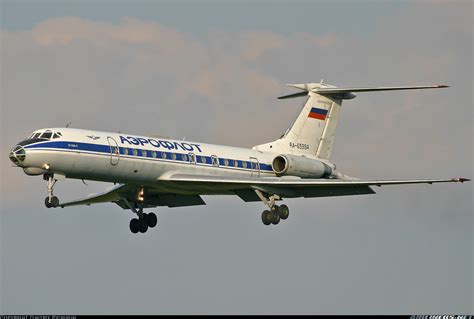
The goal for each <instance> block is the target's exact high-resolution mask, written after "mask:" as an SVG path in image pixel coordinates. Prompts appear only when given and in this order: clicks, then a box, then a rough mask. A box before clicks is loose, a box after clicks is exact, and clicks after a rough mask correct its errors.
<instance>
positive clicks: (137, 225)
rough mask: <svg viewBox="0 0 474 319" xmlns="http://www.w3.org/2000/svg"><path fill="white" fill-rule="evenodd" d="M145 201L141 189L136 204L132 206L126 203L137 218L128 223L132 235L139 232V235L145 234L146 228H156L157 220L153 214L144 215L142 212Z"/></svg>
mask: <svg viewBox="0 0 474 319" xmlns="http://www.w3.org/2000/svg"><path fill="white" fill-rule="evenodd" d="M144 201H145V189H144V188H143V187H142V188H141V189H140V190H139V191H138V195H137V202H135V203H134V204H133V205H131V203H129V202H128V201H127V203H128V206H129V207H130V209H131V210H132V212H134V213H135V214H136V215H137V217H138V218H133V219H132V220H131V221H130V225H129V226H130V231H131V232H132V233H134V234H136V233H138V232H140V233H146V231H147V230H148V228H153V227H155V226H156V224H157V223H158V218H156V215H155V213H148V214H146V213H144V212H143V202H144Z"/></svg>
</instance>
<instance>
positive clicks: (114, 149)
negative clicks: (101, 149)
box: [107, 136, 120, 165]
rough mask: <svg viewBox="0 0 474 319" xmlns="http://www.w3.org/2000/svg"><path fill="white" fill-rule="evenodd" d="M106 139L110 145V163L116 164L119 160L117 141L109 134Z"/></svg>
mask: <svg viewBox="0 0 474 319" xmlns="http://www.w3.org/2000/svg"><path fill="white" fill-rule="evenodd" d="M107 141H108V142H109V146H110V164H111V165H117V164H118V162H119V160H120V149H119V146H118V144H117V141H116V140H114V139H113V138H112V137H110V136H109V137H107Z"/></svg>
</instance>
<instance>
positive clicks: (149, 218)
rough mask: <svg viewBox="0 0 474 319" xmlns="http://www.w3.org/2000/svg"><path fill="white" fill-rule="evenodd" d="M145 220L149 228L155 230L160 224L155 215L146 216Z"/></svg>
mask: <svg viewBox="0 0 474 319" xmlns="http://www.w3.org/2000/svg"><path fill="white" fill-rule="evenodd" d="M144 215H145V216H144V220H145V221H146V223H147V225H148V227H150V228H153V227H155V226H156V224H157V223H158V218H156V215H155V213H149V214H144Z"/></svg>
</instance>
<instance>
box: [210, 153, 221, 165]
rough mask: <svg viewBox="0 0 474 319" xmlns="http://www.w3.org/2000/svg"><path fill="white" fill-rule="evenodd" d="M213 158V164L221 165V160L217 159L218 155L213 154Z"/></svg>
mask: <svg viewBox="0 0 474 319" xmlns="http://www.w3.org/2000/svg"><path fill="white" fill-rule="evenodd" d="M211 159H212V165H213V166H219V160H218V159H217V156H215V155H212V156H211Z"/></svg>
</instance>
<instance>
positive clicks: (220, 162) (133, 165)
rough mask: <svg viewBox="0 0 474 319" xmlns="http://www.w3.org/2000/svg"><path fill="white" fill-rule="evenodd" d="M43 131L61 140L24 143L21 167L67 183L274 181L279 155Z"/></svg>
mask: <svg viewBox="0 0 474 319" xmlns="http://www.w3.org/2000/svg"><path fill="white" fill-rule="evenodd" d="M45 130H51V131H52V132H53V133H54V132H59V133H60V136H59V137H56V138H51V139H49V140H38V141H36V142H32V141H35V140H34V139H30V140H26V141H24V143H25V145H24V146H23V148H24V150H25V153H26V156H25V158H24V160H23V162H22V163H21V165H20V166H22V167H27V168H29V169H30V172H31V170H33V171H34V172H35V173H36V174H40V173H41V172H43V171H42V170H41V169H45V171H46V169H47V171H48V172H52V173H55V174H59V175H64V176H65V177H67V178H76V179H86V180H96V181H103V182H118V183H133V184H142V185H150V186H151V185H153V186H156V184H157V182H158V181H159V180H160V178H161V177H163V176H167V175H168V174H174V173H177V172H179V173H184V174H199V175H219V176H239V177H264V176H275V173H274V172H273V170H272V167H271V162H272V160H273V159H274V158H275V156H276V155H277V154H276V153H270V152H262V151H257V150H251V149H245V148H238V147H229V146H218V145H211V144H204V143H194V142H188V141H177V140H170V139H165V138H158V137H156V138H155V137H146V136H136V135H130V134H126V133H108V132H99V131H89V130H81V129H71V128H50V129H45ZM45 130H39V131H37V132H41V131H45ZM32 136H34V133H33V134H32ZM29 141H30V142H29ZM20 145H21V143H20ZM34 168H36V171H35V170H34ZM25 172H27V173H28V169H27V170H25Z"/></svg>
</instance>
